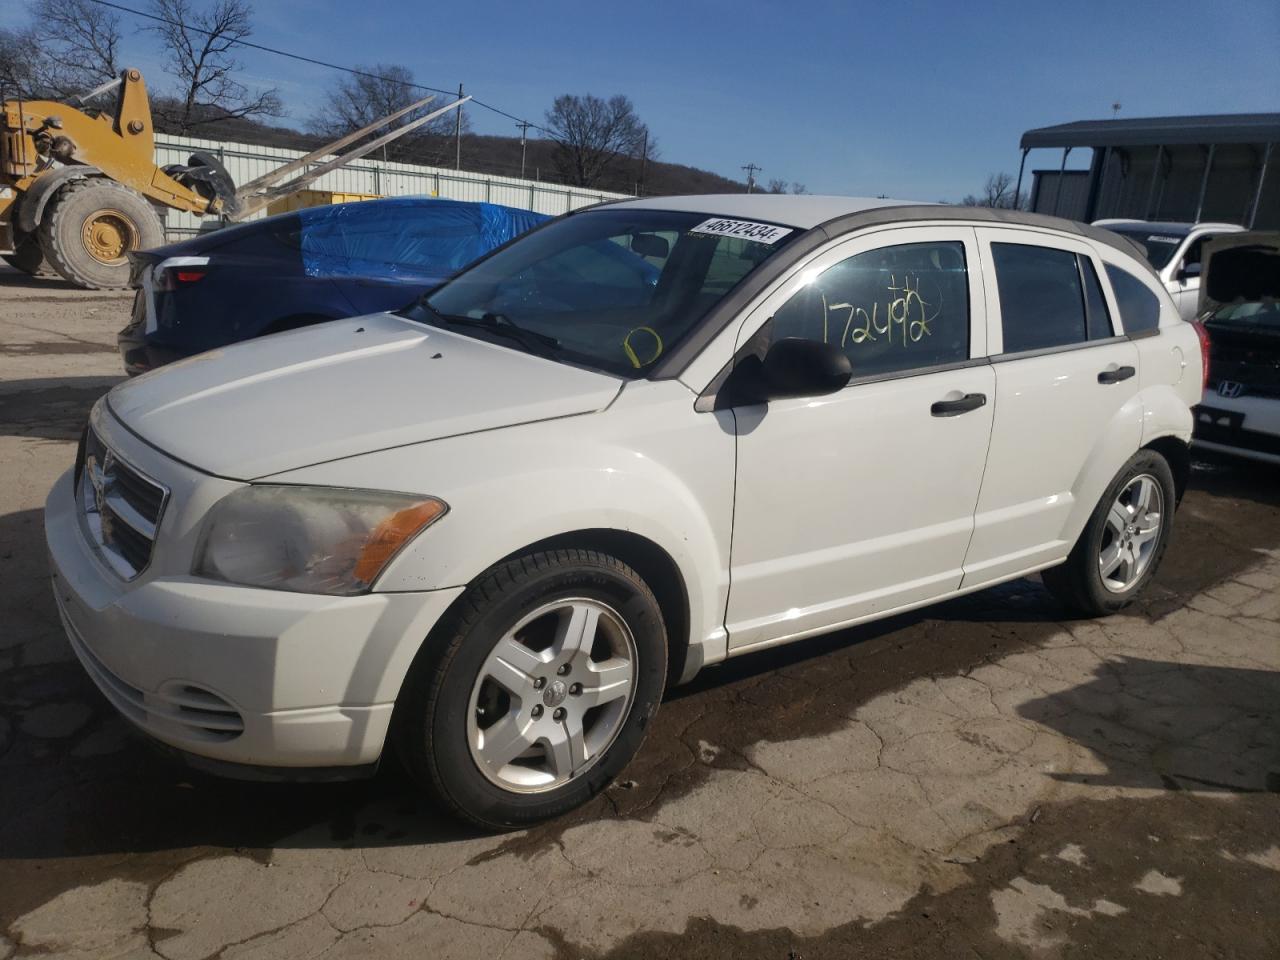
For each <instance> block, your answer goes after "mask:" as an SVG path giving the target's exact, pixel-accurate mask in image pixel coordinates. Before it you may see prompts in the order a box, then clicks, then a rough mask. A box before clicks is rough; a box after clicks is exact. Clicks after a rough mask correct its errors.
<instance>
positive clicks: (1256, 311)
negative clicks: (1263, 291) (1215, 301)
mask: <svg viewBox="0 0 1280 960" xmlns="http://www.w3.org/2000/svg"><path fill="white" fill-rule="evenodd" d="M1205 322H1206V323H1207V324H1208V325H1209V326H1224V327H1225V326H1231V327H1248V328H1250V329H1254V330H1258V331H1261V332H1265V333H1277V334H1280V301H1276V300H1262V301H1258V300H1253V301H1248V302H1245V303H1229V304H1227V305H1226V306H1224V307H1219V308H1218V309H1217V310H1215V311H1214V312H1213V314H1212V316H1210V317H1209V318H1208V319H1207V320H1206V321H1205Z"/></svg>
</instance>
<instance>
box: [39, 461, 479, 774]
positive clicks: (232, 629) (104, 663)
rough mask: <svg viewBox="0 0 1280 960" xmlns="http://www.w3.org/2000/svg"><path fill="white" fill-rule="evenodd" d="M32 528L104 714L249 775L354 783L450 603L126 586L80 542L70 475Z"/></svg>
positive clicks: (152, 580)
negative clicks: (312, 775) (276, 772)
mask: <svg viewBox="0 0 1280 960" xmlns="http://www.w3.org/2000/svg"><path fill="white" fill-rule="evenodd" d="M175 512H178V511H175ZM171 522H174V523H177V522H178V520H177V518H173V517H166V518H165V520H164V521H163V523H164V525H165V526H168V525H169V524H170V523H171ZM161 529H162V534H161V536H163V535H164V526H162V528H161ZM45 531H46V539H47V543H48V548H49V555H50V568H51V570H52V574H53V588H54V595H55V597H56V600H57V605H58V611H59V613H60V615H61V617H62V621H63V625H64V627H65V628H66V632H67V636H68V639H69V641H70V643H71V647H72V649H73V650H74V651H75V654H76V656H77V657H78V658H79V660H80V662H81V664H83V666H84V668H85V670H86V671H87V672H88V674H89V676H90V677H91V678H92V679H93V681H94V683H95V684H96V685H97V686H98V688H99V689H100V690H101V691H102V693H103V694H104V695H105V696H106V698H107V699H108V700H109V701H110V702H111V704H112V705H113V706H114V707H115V708H116V709H117V710H119V711H120V713H121V714H122V715H124V716H125V717H126V718H127V719H128V720H129V721H130V722H132V723H133V724H134V725H135V726H137V727H139V728H140V729H141V730H143V731H144V732H145V733H147V734H149V735H150V736H152V737H154V738H155V739H157V740H159V741H161V742H162V743H164V744H167V745H169V746H171V747H174V748H176V749H178V750H181V751H184V752H186V753H190V754H194V755H196V756H200V757H207V758H210V759H212V760H216V761H222V762H225V763H232V764H241V765H249V766H252V767H287V768H308V769H310V770H314V768H323V767H349V768H352V773H353V775H359V774H360V773H363V772H366V771H364V770H361V769H360V768H361V767H365V766H367V765H368V764H372V763H375V762H376V761H377V760H378V758H379V756H380V755H381V752H382V747H383V744H384V742H385V740H386V735H387V730H388V727H389V725H390V721H391V712H392V708H393V706H394V702H395V699H396V697H397V695H398V694H399V690H400V685H401V683H402V682H403V679H404V676H405V674H406V673H407V671H408V668H409V665H410V663H412V660H413V657H414V655H415V654H416V652H417V650H418V648H419V647H420V646H421V644H422V642H423V640H424V639H425V638H426V636H427V634H428V633H429V632H430V630H431V628H432V627H433V626H434V625H435V623H436V621H437V620H438V619H439V617H440V616H441V615H442V614H443V613H444V611H445V609H446V608H447V607H448V606H449V604H450V603H451V602H452V601H453V599H454V598H456V597H457V596H458V594H459V593H460V592H461V588H455V589H450V590H438V591H425V592H419V593H386V594H379V593H372V594H368V595H365V596H359V597H326V596H314V595H307V594H296V593H286V592H281V591H271V590H258V589H253V588H247V587H238V586H233V585H229V584H221V583H214V582H210V581H206V580H200V579H197V578H194V577H191V576H189V575H187V574H185V572H183V573H177V572H175V571H174V570H173V569H168V570H166V569H165V564H163V563H161V564H159V565H158V566H159V569H155V568H153V569H149V570H148V571H147V573H146V574H145V575H144V576H142V577H140V578H139V579H138V580H136V581H132V582H125V581H123V580H121V579H120V578H119V577H117V576H116V575H115V574H114V573H113V572H112V571H111V570H110V569H109V568H108V567H107V566H106V565H105V564H104V563H103V561H102V560H101V559H100V558H99V556H98V554H97V553H96V551H95V548H94V547H93V546H91V545H90V543H89V542H88V540H87V539H86V538H85V536H84V534H83V532H82V529H81V526H80V522H79V518H78V511H77V507H76V504H75V498H74V495H73V478H72V474H71V471H68V472H67V473H66V474H64V475H63V476H62V477H61V478H59V480H58V481H57V483H56V484H55V485H54V487H53V489H52V490H51V491H50V493H49V497H48V501H47V502H46V505H45ZM171 566H172V565H171ZM180 569H181V570H184V571H185V570H187V569H190V567H189V564H187V565H184V566H182V567H180Z"/></svg>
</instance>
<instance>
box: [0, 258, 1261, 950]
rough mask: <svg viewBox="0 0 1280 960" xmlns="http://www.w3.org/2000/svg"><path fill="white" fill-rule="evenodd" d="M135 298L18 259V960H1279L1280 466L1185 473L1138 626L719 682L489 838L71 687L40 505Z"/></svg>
mask: <svg viewBox="0 0 1280 960" xmlns="http://www.w3.org/2000/svg"><path fill="white" fill-rule="evenodd" d="M129 304H130V300H129V298H128V297H127V296H123V295H116V294H100V293H99V294H94V293H84V292H80V291H73V290H70V289H69V288H67V287H66V286H65V285H63V284H60V283H56V282H37V281H31V280H28V279H27V278H25V277H21V276H19V275H17V274H14V273H12V272H10V271H6V270H3V269H0V960H4V958H6V957H8V956H11V955H12V956H28V955H30V956H49V955H55V956H58V957H76V958H81V957H82V958H105V957H118V958H144V957H147V958H150V957H164V958H169V960H185V958H191V960H195V958H206V957H220V958H224V960H231V958H250V957H252V958H268V957H281V958H290V960H293V958H310V957H321V956H323V957H325V958H347V957H374V956H376V957H380V958H381V957H422V956H431V957H432V958H433V960H444V958H451V957H458V958H463V957H466V958H471V957H478V956H486V957H495V958H507V957H509V958H517V957H518V958H521V960H535V958H542V957H558V958H577V957H645V958H651V957H690V958H692V957H698V958H715V957H726V958H727V957H766V958H779V960H784V958H801V957H803V958H807V960H812V958H826V957H831V958H844V957H854V956H857V957H886V958H888V957H893V958H905V957H951V956H955V957H984V958H995V957H1084V956H1108V957H1135V958H1136V957H1141V958H1144V960H1146V958H1153V957H1179V958H1180V957H1198V956H1206V957H1208V956H1226V957H1233V958H1243V957H1259V958H1274V957H1276V956H1280V911H1277V909H1276V905H1277V903H1280V796H1278V794H1280V472H1277V471H1275V470H1269V469H1264V468H1258V467H1255V466H1250V465H1244V464H1217V465H1201V466H1198V467H1197V469H1196V470H1195V472H1194V477H1193V485H1192V490H1191V491H1190V492H1189V494H1188V495H1187V497H1186V499H1185V501H1184V502H1183V505H1182V509H1181V511H1180V512H1179V515H1178V518H1177V524H1176V529H1175V535H1174V540H1173V543H1172V545H1171V547H1170V549H1169V552H1168V555H1167V558H1166V560H1165V564H1164V567H1163V569H1162V570H1161V572H1160V575H1159V577H1158V578H1157V582H1156V584H1155V585H1154V587H1153V589H1151V590H1150V591H1149V593H1148V595H1147V597H1146V598H1145V599H1144V601H1143V602H1142V603H1141V604H1140V605H1137V606H1135V607H1134V608H1132V609H1130V610H1129V611H1126V612H1125V613H1124V614H1123V615H1121V616H1115V617H1111V618H1108V619H1105V620H1101V621H1063V620H1062V619H1061V614H1060V613H1059V611H1058V610H1057V608H1056V607H1055V605H1054V603H1053V602H1052V600H1051V599H1050V597H1049V596H1048V594H1047V593H1045V591H1044V590H1043V588H1042V587H1041V586H1040V585H1039V583H1038V582H1036V581H1034V580H1026V581H1020V582H1018V583H1014V584H1010V585H1007V586H1005V587H1001V588H999V589H996V590H992V591H987V592H985V593H982V594H979V595H975V596H972V597H968V598H964V599H962V600H958V601H954V602H951V603H948V604H944V605H941V606H938V607H934V608H930V609H927V610H924V611H920V612H918V613H914V614H911V615H908V616H903V617H899V618H895V619H893V620H890V621H886V622H882V623H879V624H874V625H870V626H866V627H861V628H857V629H853V630H846V631H843V632H841V633H838V634H834V635H830V636H827V637H823V638H818V639H814V640H811V641H807V642H803V643H800V644H797V645H792V646H789V647H785V648H781V649H777V650H773V651H769V652H766V653H762V654H759V655H756V656H751V657H745V658H741V659H738V660H735V661H732V662H730V663H728V664H725V665H724V666H722V667H719V668H716V669H712V670H709V671H706V672H705V673H704V674H703V676H701V677H700V678H699V679H698V681H697V682H696V683H695V684H693V685H691V686H689V687H685V688H681V689H678V690H675V691H673V692H672V693H670V694H669V696H668V700H667V702H666V703H665V704H664V706H663V708H662V710H661V712H660V714H659V717H658V720H657V722H656V724H655V726H654V729H653V731H652V733H651V735H650V737H649V740H648V742H647V744H646V746H645V748H644V749H643V751H642V753H641V755H640V756H639V757H638V758H637V759H636V761H635V762H634V763H633V764H632V766H631V767H630V768H629V769H628V770H627V772H626V773H625V775H624V779H623V780H622V781H621V782H620V783H619V784H617V785H616V786H615V787H614V788H612V789H611V790H609V791H608V792H607V793H606V794H605V795H603V796H601V797H599V798H598V799H597V800H596V801H595V802H593V803H592V804H590V805H589V806H588V807H587V808H585V809H583V810H581V811H578V812H577V813H575V814H573V815H571V816H569V817H567V818H565V819H563V820H561V821H558V822H555V823H552V824H549V825H546V826H543V827H541V828H538V829H535V830H530V831H526V832H523V833H517V834H512V835H506V836H484V835H478V834H475V833H472V832H469V831H467V830H465V829H463V828H461V827H459V826H457V825H455V824H453V823H451V822H450V821H448V820H446V819H444V818H442V817H441V816H440V815H439V814H437V813H436V812H435V811H433V810H432V809H431V808H430V807H428V806H427V805H426V804H425V803H424V802H423V801H422V800H421V799H420V798H419V797H417V796H415V794H414V793H413V791H412V789H411V787H410V786H409V785H408V784H407V783H406V781H405V779H404V778H403V776H402V775H401V774H400V773H399V772H398V770H396V769H395V767H394V766H393V765H391V764H388V765H386V767H384V769H383V770H382V772H380V773H379V775H378V776H377V777H376V778H375V779H373V780H371V781H366V782H361V783H352V784H337V785H323V786H289V785H258V784H243V783H235V782H228V781H218V780H213V779H205V778H200V777H196V776H195V775H193V774H190V773H187V772H185V771H184V770H182V769H180V768H176V767H174V766H171V765H169V763H168V762H166V761H164V760H161V759H160V758H158V757H157V756H156V755H155V754H153V753H152V752H151V751H150V750H149V749H147V748H146V747H145V745H143V744H142V743H141V742H140V741H138V740H137V739H136V738H135V737H134V736H133V735H132V734H131V733H130V732H129V730H128V729H127V727H126V725H125V723H124V722H123V721H121V720H120V719H118V718H117V717H116V715H115V714H114V712H113V711H112V710H111V709H110V708H109V707H108V706H107V704H106V703H105V701H103V700H102V698H101V697H100V696H99V695H98V693H97V691H96V689H95V688H94V687H93V686H92V684H91V683H90V682H89V680H88V679H87V677H86V676H85V675H84V674H83V673H82V671H81V670H80V668H79V667H78V665H77V664H76V662H75V661H74V659H73V658H72V656H71V653H70V651H69V649H68V647H67V645H66V642H65V640H64V639H63V637H62V634H61V630H60V628H59V626H58V623H57V616H56V613H55V610H54V606H53V603H52V599H51V597H50V595H49V588H48V583H47V579H46V578H47V570H46V561H45V556H44V545H43V535H42V527H41V507H42V504H43V501H44V496H45V493H46V491H47V489H48V487H49V485H50V484H51V483H52V481H53V479H54V477H55V476H57V474H58V473H59V472H60V471H62V470H64V469H66V468H67V467H68V466H69V465H70V463H71V460H72V458H73V456H74V440H75V437H76V435H77V433H78V431H79V429H80V426H81V424H82V423H83V420H84V417H85V414H86V412H87V410H88V408H89V406H90V405H91V403H92V402H93V400H94V399H95V398H96V397H97V396H99V395H100V394H101V393H102V392H103V391H104V390H105V389H107V388H108V387H109V386H110V385H111V384H112V383H113V382H116V380H118V379H119V372H120V367H119V358H118V356H117V355H116V353H115V347H114V337H115V332H116V330H118V329H119V328H120V327H121V326H123V325H124V322H125V319H126V316H127V313H128V308H129Z"/></svg>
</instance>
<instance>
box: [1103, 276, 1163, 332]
mask: <svg viewBox="0 0 1280 960" xmlns="http://www.w3.org/2000/svg"><path fill="white" fill-rule="evenodd" d="M1107 278H1108V279H1109V280H1110V281H1111V289H1112V291H1114V293H1115V295H1116V306H1117V307H1119V309H1120V324H1121V326H1122V327H1123V328H1124V332H1125V333H1146V332H1148V331H1151V330H1155V329H1156V328H1157V327H1159V326H1160V298H1159V297H1157V296H1156V295H1155V294H1154V293H1152V292H1151V289H1150V288H1149V287H1148V286H1147V285H1146V284H1145V283H1143V282H1142V281H1141V280H1139V279H1138V278H1137V277H1135V276H1134V275H1133V274H1131V273H1130V272H1129V271H1128V270H1124V269H1122V268H1120V267H1117V266H1113V265H1112V264H1109V263H1108V264H1107Z"/></svg>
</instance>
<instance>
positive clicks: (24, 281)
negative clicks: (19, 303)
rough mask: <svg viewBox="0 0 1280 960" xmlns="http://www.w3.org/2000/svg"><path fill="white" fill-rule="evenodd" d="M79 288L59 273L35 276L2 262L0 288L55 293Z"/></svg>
mask: <svg viewBox="0 0 1280 960" xmlns="http://www.w3.org/2000/svg"><path fill="white" fill-rule="evenodd" d="M79 289H80V288H79V287H77V286H76V285H75V284H74V283H69V282H68V281H66V280H64V279H62V277H60V276H57V275H54V276H50V277H33V276H31V274H29V273H24V272H23V271H21V270H17V269H14V268H13V267H10V266H8V265H6V264H3V263H0V290H21V291H25V292H31V291H37V292H44V291H48V292H50V293H53V292H55V291H62V290H79Z"/></svg>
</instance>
